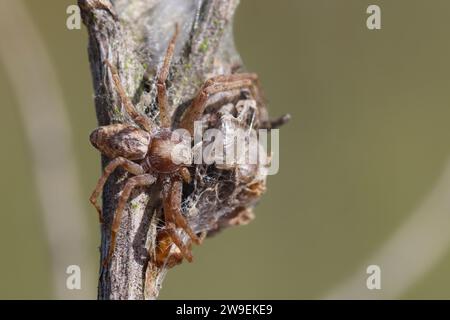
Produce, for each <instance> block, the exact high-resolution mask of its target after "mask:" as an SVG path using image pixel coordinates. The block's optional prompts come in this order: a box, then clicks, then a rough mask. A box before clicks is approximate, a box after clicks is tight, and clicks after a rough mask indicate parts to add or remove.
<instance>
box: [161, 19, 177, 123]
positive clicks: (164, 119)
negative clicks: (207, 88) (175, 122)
mask: <svg viewBox="0 0 450 320" xmlns="http://www.w3.org/2000/svg"><path fill="white" fill-rule="evenodd" d="M178 33H179V27H178V24H176V25H175V34H174V35H173V36H172V39H171V40H170V42H169V47H168V48H167V52H166V55H165V57H164V62H163V65H162V68H161V70H160V71H159V76H158V80H157V84H156V86H157V88H158V94H157V95H158V105H159V117H160V119H161V126H162V127H163V128H169V127H170V125H171V120H170V114H169V102H168V98H167V88H166V80H167V77H168V75H169V69H170V62H171V61H172V57H173V52H174V50H175V42H176V39H177V37H178Z"/></svg>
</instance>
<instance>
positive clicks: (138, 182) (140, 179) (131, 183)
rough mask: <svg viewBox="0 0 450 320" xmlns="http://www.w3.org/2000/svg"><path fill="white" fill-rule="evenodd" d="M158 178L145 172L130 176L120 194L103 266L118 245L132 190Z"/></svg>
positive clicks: (149, 183)
mask: <svg viewBox="0 0 450 320" xmlns="http://www.w3.org/2000/svg"><path fill="white" fill-rule="evenodd" d="M155 181H156V178H155V177H154V176H153V175H151V174H143V175H140V176H135V177H132V178H130V179H129V180H128V181H127V183H126V184H125V187H124V188H123V191H122V194H121V195H120V198H119V201H118V203H117V208H116V212H115V214H114V220H113V223H112V226H111V240H110V243H109V251H108V255H107V257H106V258H105V259H104V260H103V266H107V265H108V263H109V261H110V260H111V257H112V255H113V253H114V249H115V246H116V237H117V233H118V232H119V228H120V222H121V220H122V213H123V210H124V208H125V204H126V203H127V201H128V199H129V198H130V195H131V191H133V189H134V188H136V187H145V186H150V185H152V184H153V183H155Z"/></svg>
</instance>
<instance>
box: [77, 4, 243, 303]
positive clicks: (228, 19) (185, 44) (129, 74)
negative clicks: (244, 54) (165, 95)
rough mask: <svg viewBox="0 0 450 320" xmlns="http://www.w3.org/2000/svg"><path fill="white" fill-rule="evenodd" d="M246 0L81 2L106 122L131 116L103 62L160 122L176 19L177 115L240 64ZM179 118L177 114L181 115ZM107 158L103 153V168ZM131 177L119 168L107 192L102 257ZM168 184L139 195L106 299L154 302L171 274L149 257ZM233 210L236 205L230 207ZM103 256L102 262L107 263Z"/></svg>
mask: <svg viewBox="0 0 450 320" xmlns="http://www.w3.org/2000/svg"><path fill="white" fill-rule="evenodd" d="M238 2H239V0H134V1H129V0H115V1H113V0H111V1H109V0H79V1H78V4H79V7H80V8H81V13H82V17H83V21H84V23H85V25H86V27H87V30H88V34H89V49H88V53H89V60H90V65H91V72H92V78H93V84H94V92H95V108H96V113H97V118H98V123H99V125H107V124H110V123H114V122H127V121H129V119H128V116H127V115H126V113H125V111H124V109H123V108H122V107H121V105H120V103H119V100H118V97H117V95H116V90H115V87H114V84H113V82H112V79H111V78H110V76H109V73H108V72H107V68H106V67H105V64H104V61H105V60H106V59H107V60H109V61H110V62H111V63H113V64H114V65H116V66H117V68H118V70H119V74H120V78H121V81H122V84H123V85H124V86H125V89H126V91H127V94H128V95H129V96H130V97H131V98H132V101H133V103H134V104H135V105H136V107H137V109H138V111H139V112H141V113H145V114H147V115H148V116H149V117H151V118H153V119H154V120H155V121H158V108H157V104H156V102H155V93H156V87H155V81H154V79H155V74H156V73H157V70H158V67H159V66H160V64H161V58H162V56H163V55H164V53H165V50H166V48H167V45H168V41H169V39H170V37H171V36H172V35H173V33H174V29H175V28H174V27H175V24H176V23H178V24H179V25H180V27H181V34H180V37H179V38H178V41H177V46H176V51H175V58H174V63H173V66H172V67H171V72H170V77H169V81H170V87H169V96H170V102H171V103H170V105H171V106H173V108H172V110H171V112H172V113H173V114H174V115H175V114H176V113H177V112H180V110H182V106H183V105H185V104H186V102H188V101H189V100H191V99H192V98H193V96H194V95H195V93H196V91H197V90H198V88H199V87H200V85H201V84H202V82H203V81H205V80H206V79H207V78H208V77H210V76H213V75H218V74H227V73H232V71H233V70H234V69H235V68H236V66H240V65H241V60H240V57H239V55H238V54H237V53H236V51H235V48H234V44H233V38H232V18H233V15H234V12H235V9H236V7H237V5H238ZM174 118H176V117H175V116H174ZM107 161H108V159H105V158H103V159H102V164H103V166H104V165H105V163H106V162H107ZM126 177H127V175H126V174H125V173H124V172H123V171H121V170H118V172H117V173H115V174H113V175H112V177H111V178H110V179H109V181H108V183H107V185H106V186H105V189H104V192H103V214H104V218H105V223H104V224H103V225H102V227H101V246H100V252H101V254H100V256H101V257H100V259H101V260H102V259H103V258H104V257H105V256H106V254H107V251H108V247H109V238H110V227H111V221H112V216H113V214H114V211H115V206H116V203H117V196H118V194H119V193H120V191H121V188H122V187H123V183H124V180H126ZM160 188H161V186H158V185H155V186H154V187H152V188H151V189H150V190H148V189H146V190H143V189H142V190H138V191H136V192H134V193H133V196H132V200H131V201H130V204H129V205H128V206H127V208H126V210H125V212H124V214H123V220H122V225H121V228H120V231H119V234H118V237H117V245H116V250H115V254H114V256H113V258H112V261H111V262H110V265H109V267H108V268H102V267H100V279H99V286H98V298H99V299H155V298H156V297H157V296H158V293H159V290H160V288H161V284H162V281H163V279H164V276H165V274H166V272H167V270H166V269H165V268H157V267H156V266H154V265H152V263H151V262H149V261H150V260H149V253H148V252H149V250H150V251H151V250H152V248H154V245H155V236H156V220H157V214H156V213H157V212H158V210H160V201H159V200H158V199H159V197H158V194H159V192H160ZM230 208H231V207H230ZM101 260H100V261H101Z"/></svg>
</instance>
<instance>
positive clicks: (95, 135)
mask: <svg viewBox="0 0 450 320" xmlns="http://www.w3.org/2000/svg"><path fill="white" fill-rule="evenodd" d="M89 139H90V141H91V143H92V145H93V146H94V147H95V148H96V149H98V150H99V151H100V152H101V153H103V154H104V155H106V156H107V157H109V158H111V159H113V158H117V157H124V158H127V159H129V160H141V159H144V158H145V156H146V155H147V151H148V146H149V145H150V141H151V137H150V134H149V133H148V132H147V131H145V130H142V129H139V128H136V127H133V126H129V125H124V124H111V125H109V126H103V127H99V128H97V129H95V130H94V131H93V132H92V133H91V135H90V137H89Z"/></svg>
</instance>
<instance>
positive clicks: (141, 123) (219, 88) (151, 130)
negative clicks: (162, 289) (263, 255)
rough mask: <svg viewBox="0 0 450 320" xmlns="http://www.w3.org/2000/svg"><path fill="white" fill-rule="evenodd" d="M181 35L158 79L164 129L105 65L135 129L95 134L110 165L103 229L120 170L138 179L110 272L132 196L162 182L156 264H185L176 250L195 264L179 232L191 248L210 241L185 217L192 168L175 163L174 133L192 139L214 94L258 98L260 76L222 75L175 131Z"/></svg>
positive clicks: (122, 200)
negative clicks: (173, 85) (173, 96)
mask: <svg viewBox="0 0 450 320" xmlns="http://www.w3.org/2000/svg"><path fill="white" fill-rule="evenodd" d="M178 33H179V27H178V25H176V26H175V33H174V35H173V36H172V38H171V39H170V42H169V45H168V48H167V51H166V54H165V56H164V60H163V63H162V66H161V69H160V70H159V72H158V75H157V83H156V87H157V96H156V99H157V104H158V107H159V112H160V125H159V126H158V125H156V124H155V123H154V122H153V121H152V120H151V119H150V118H149V117H147V116H145V115H143V114H140V113H139V112H138V111H137V109H136V108H135V106H134V105H133V104H132V102H131V100H130V99H129V97H127V95H126V93H125V90H124V88H123V86H122V84H121V80H120V77H119V74H118V71H117V69H116V67H115V66H113V65H112V64H111V63H110V62H109V61H107V60H106V61H105V64H106V65H107V67H108V70H109V71H110V73H111V77H112V80H113V82H114V85H115V89H116V91H117V94H118V96H119V98H120V101H121V103H122V105H123V106H124V108H125V110H126V112H127V113H128V115H129V116H130V118H131V119H132V121H133V122H134V124H121V123H118V124H111V125H107V126H102V127H98V128H97V129H95V130H94V131H93V132H92V133H91V135H90V141H91V143H92V145H93V146H94V147H95V148H96V149H98V150H99V151H100V152H101V153H102V154H103V155H105V156H107V157H108V158H109V159H110V162H109V163H108V164H107V165H106V167H105V168H104V172H103V174H102V176H101V177H100V179H99V180H98V183H97V185H96V187H95V189H94V191H93V193H92V195H91V197H90V199H89V200H90V202H91V203H92V204H93V205H94V207H95V208H96V209H97V211H98V214H99V220H100V222H101V223H103V216H102V210H101V207H100V206H99V205H98V204H97V198H98V197H99V195H100V193H101V192H102V190H103V187H104V185H105V183H106V181H107V179H108V177H109V176H110V175H111V173H113V172H114V170H115V169H117V168H118V167H122V168H123V169H125V170H126V171H127V172H128V173H130V174H131V175H132V176H131V177H130V178H129V179H128V180H127V181H126V183H125V185H124V187H123V190H122V193H121V195H120V197H119V199H118V203H117V207H116V210H115V213H114V217H113V221H112V226H111V237H110V244H109V250H108V254H107V256H106V257H105V258H104V260H103V265H104V266H107V265H108V263H109V261H110V260H111V258H112V256H113V254H114V249H115V245H116V236H117V233H118V231H119V228H120V223H121V218H122V214H123V210H124V208H125V205H126V203H127V201H128V200H129V198H130V195H131V192H132V190H133V189H134V188H137V187H148V186H150V185H152V184H154V183H156V182H158V183H160V184H161V185H162V192H161V197H162V208H163V212H164V219H163V220H164V226H163V228H162V229H161V230H160V231H159V234H158V235H157V241H158V242H159V243H158V247H157V248H156V257H155V262H156V264H157V265H162V264H164V263H168V264H169V265H170V264H172V265H173V264H177V263H179V261H177V259H178V260H179V259H180V258H177V257H173V259H172V262H171V263H170V262H168V260H171V259H170V255H171V254H170V252H171V250H170V248H171V247H172V244H175V245H176V247H178V249H179V255H180V256H181V260H182V259H183V258H185V259H186V260H187V261H189V262H192V253H191V243H188V244H184V242H183V241H182V240H181V238H180V237H179V235H178V229H182V230H184V232H186V234H187V235H188V236H189V238H190V240H191V242H193V243H195V244H198V245H199V244H201V242H202V240H203V237H204V236H202V235H200V236H199V235H197V234H195V233H194V232H193V230H192V229H191V227H190V226H189V224H188V222H187V220H186V218H185V217H184V216H183V214H182V210H181V200H182V199H181V197H182V188H183V182H186V183H189V182H190V180H191V176H190V173H189V170H188V167H187V166H186V165H183V164H178V163H179V162H176V163H175V162H174V161H173V160H174V159H172V157H171V151H172V150H173V148H175V147H176V145H177V142H176V141H173V139H171V135H172V130H174V129H177V128H182V129H185V130H187V131H188V132H189V133H190V134H191V136H192V134H193V131H194V122H195V121H197V120H200V118H201V116H202V114H203V112H204V110H205V108H206V104H207V100H208V97H209V96H211V95H213V94H216V93H219V92H226V91H231V90H236V89H243V88H246V89H247V90H250V91H251V92H252V93H253V95H255V96H256V95H257V94H258V93H257V90H258V86H259V85H258V83H257V81H258V77H257V75H256V74H254V73H239V74H229V75H219V76H216V77H213V78H210V79H209V80H207V81H206V82H204V84H203V85H202V86H201V87H200V90H199V92H198V94H197V95H196V96H195V97H194V99H193V100H192V102H191V105H190V106H189V107H188V108H187V109H186V111H185V112H184V114H183V116H182V118H181V121H180V122H179V124H178V125H177V128H174V125H173V124H172V119H171V115H170V114H169V104H168V103H169V102H168V101H169V100H168V96H167V88H166V80H167V77H168V74H169V68H170V65H171V61H172V57H173V54H174V48H175V44H176V39H177V36H178Z"/></svg>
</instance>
